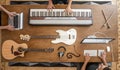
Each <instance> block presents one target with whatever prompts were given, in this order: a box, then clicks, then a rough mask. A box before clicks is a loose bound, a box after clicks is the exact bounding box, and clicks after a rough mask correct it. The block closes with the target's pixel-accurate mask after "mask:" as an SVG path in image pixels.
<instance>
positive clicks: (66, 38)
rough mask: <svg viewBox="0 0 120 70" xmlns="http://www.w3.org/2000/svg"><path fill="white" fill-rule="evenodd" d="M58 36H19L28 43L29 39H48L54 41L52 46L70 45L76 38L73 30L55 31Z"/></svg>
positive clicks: (75, 32)
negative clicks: (59, 44) (58, 44)
mask: <svg viewBox="0 0 120 70" xmlns="http://www.w3.org/2000/svg"><path fill="white" fill-rule="evenodd" d="M56 32H57V33H59V35H40V36H30V35H23V34H21V35H20V39H21V40H26V41H29V40H30V39H31V38H49V39H55V40H52V41H51V42H52V43H53V44H57V43H61V42H62V43H65V44H67V45H72V44H74V43H75V41H76V37H77V31H76V30H75V29H69V30H68V31H64V30H56Z"/></svg>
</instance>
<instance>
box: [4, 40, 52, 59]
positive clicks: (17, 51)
mask: <svg viewBox="0 0 120 70" xmlns="http://www.w3.org/2000/svg"><path fill="white" fill-rule="evenodd" d="M27 51H31V52H44V53H52V52H53V51H54V48H41V49H33V48H31V49H29V48H28V46H27V44H26V43H22V44H18V43H16V42H15V41H13V40H6V41H5V42H4V43H3V44H2V56H3V58H5V59H6V60H12V59H15V58H16V57H24V54H25V52H27Z"/></svg>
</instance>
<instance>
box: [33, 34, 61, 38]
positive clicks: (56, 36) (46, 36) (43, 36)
mask: <svg viewBox="0 0 120 70" xmlns="http://www.w3.org/2000/svg"><path fill="white" fill-rule="evenodd" d="M31 38H43V39H55V38H59V36H58V35H40V36H31Z"/></svg>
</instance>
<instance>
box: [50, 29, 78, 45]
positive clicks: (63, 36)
mask: <svg viewBox="0 0 120 70" xmlns="http://www.w3.org/2000/svg"><path fill="white" fill-rule="evenodd" d="M56 32H57V33H59V36H60V37H59V38H56V39H55V40H52V41H51V42H52V43H54V44H57V43H61V42H62V43H65V44H67V45H71V44H73V43H74V42H75V41H76V36H77V32H76V30H75V29H70V30H68V31H64V30H56Z"/></svg>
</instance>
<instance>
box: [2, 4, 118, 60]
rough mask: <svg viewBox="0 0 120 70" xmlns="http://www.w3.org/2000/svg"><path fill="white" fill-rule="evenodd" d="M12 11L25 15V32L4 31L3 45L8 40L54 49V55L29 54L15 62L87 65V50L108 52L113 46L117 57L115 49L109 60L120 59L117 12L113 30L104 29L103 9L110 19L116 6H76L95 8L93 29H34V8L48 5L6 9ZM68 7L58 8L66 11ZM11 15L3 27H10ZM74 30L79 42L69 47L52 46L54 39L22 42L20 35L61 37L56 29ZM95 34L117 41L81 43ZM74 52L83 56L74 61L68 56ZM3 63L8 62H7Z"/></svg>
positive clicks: (43, 27) (5, 17)
mask: <svg viewBox="0 0 120 70" xmlns="http://www.w3.org/2000/svg"><path fill="white" fill-rule="evenodd" d="M4 7H5V8H7V9H8V10H10V11H16V12H17V13H19V12H23V13H24V29H23V30H19V31H17V30H16V31H13V32H11V31H7V30H2V43H3V42H4V41H5V40H14V41H15V42H17V43H19V44H20V43H26V44H27V45H28V47H29V48H37V49H40V48H50V47H51V48H54V51H53V52H52V53H44V52H26V53H25V56H24V57H17V58H16V59H14V60H11V61H27V62H83V61H84V57H83V51H84V50H99V49H100V50H106V46H112V47H113V54H114V56H113V58H112V48H111V52H108V53H107V61H116V60H117V46H118V43H117V41H118V39H117V37H118V33H117V13H116V12H115V13H114V15H113V16H112V18H111V20H110V21H109V24H110V25H111V28H110V29H107V28H106V27H104V28H101V26H102V25H103V24H104V22H105V19H104V17H103V15H102V12H101V10H102V9H103V10H104V11H105V15H106V17H107V18H108V17H109V16H110V14H111V13H112V11H113V10H114V11H116V6H110V5H103V6H99V5H98V6H96V5H73V6H72V8H91V9H92V14H93V25H91V26H32V25H29V24H28V21H29V20H28V16H29V9H30V8H46V7H47V6H46V5H11V6H9V5H8V6H4ZM65 7H66V6H65V5H57V6H56V8H65ZM7 18H8V17H7V15H6V14H5V13H2V25H6V24H7V21H6V20H8V19H7ZM71 28H74V29H76V30H77V40H76V42H75V43H74V44H73V45H66V44H64V43H59V44H52V43H51V40H52V39H31V40H30V41H22V40H20V38H19V35H20V34H29V35H57V34H58V33H56V30H58V29H60V30H65V31H67V30H69V29H71ZM95 32H101V33H104V34H106V35H107V37H112V38H115V40H114V41H112V42H111V43H110V44H81V41H82V40H83V39H84V38H86V37H87V36H89V35H92V34H94V33H95ZM96 35H97V36H100V37H104V35H102V34H99V33H98V34H96ZM60 46H64V47H65V48H66V52H65V54H64V56H63V57H62V58H60V59H59V57H58V50H57V49H58V48H59V47H60ZM74 47H75V48H74ZM69 52H71V53H73V54H75V55H77V56H78V55H79V54H80V57H75V56H73V55H72V58H71V59H68V58H67V56H66V55H67V53H69ZM113 59H114V60H113ZM2 61H7V60H5V59H3V60H2ZM99 61H100V59H99V57H93V58H92V59H91V60H90V62H99Z"/></svg>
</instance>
